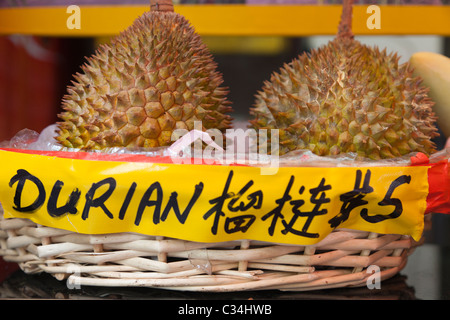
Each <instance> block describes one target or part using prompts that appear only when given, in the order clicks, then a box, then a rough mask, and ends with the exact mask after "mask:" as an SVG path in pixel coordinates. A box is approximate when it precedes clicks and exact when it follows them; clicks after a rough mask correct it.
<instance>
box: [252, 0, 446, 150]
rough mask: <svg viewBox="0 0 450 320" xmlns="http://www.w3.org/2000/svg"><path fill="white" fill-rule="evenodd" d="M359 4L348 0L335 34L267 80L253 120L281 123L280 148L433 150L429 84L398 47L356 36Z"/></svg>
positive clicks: (265, 125)
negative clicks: (415, 72)
mask: <svg viewBox="0 0 450 320" xmlns="http://www.w3.org/2000/svg"><path fill="white" fill-rule="evenodd" d="M352 5H353V4H352V1H351V0H344V4H343V12H342V17H341V22H340V24H339V28H338V33H337V36H336V38H335V39H334V40H332V41H330V42H329V43H328V44H327V45H325V46H322V47H320V48H318V49H317V50H312V51H311V52H310V53H303V54H301V55H299V56H298V58H296V59H294V60H293V61H291V62H290V63H288V64H285V65H284V66H283V67H282V68H281V69H280V71H279V72H275V73H273V74H272V75H271V78H270V81H266V82H265V83H264V85H263V88H262V90H261V91H259V92H258V93H257V94H256V101H255V105H254V106H253V108H252V109H251V111H250V113H251V115H252V119H251V120H250V127H252V128H254V129H278V130H279V131H278V133H279V141H280V142H279V154H280V155H283V154H286V153H288V152H289V151H292V150H298V149H304V150H311V151H312V152H313V153H315V154H317V155H320V156H333V155H338V154H343V153H353V154H356V155H357V157H358V158H363V159H385V158H394V157H399V156H402V155H406V154H408V153H411V152H415V151H420V152H423V153H425V154H430V153H432V152H434V151H435V145H434V143H433V141H432V138H433V137H435V136H437V135H438V133H437V129H436V127H435V120H436V119H435V115H434V113H433V111H432V104H433V103H432V101H431V100H430V98H429V97H428V96H427V89H426V88H425V87H423V86H422V85H421V80H420V79H419V78H418V77H414V76H413V74H412V72H413V70H412V68H411V66H410V65H408V64H407V63H406V64H399V63H398V60H399V57H398V56H397V55H396V54H395V53H387V52H386V49H385V50H382V51H380V50H379V49H378V48H376V47H368V46H366V45H364V44H362V43H360V42H359V41H357V40H355V39H354V36H353V34H352V31H351V18H352ZM267 132H268V133H270V130H267ZM267 145H269V146H270V145H271V143H270V138H269V141H268V142H267Z"/></svg>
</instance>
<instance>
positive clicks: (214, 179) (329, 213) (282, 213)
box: [0, 150, 428, 245]
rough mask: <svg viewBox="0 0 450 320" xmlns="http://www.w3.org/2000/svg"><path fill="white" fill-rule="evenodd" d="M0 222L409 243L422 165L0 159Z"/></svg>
mask: <svg viewBox="0 0 450 320" xmlns="http://www.w3.org/2000/svg"><path fill="white" fill-rule="evenodd" d="M0 161H1V164H2V165H1V167H0V202H1V204H2V205H3V208H4V211H5V213H4V216H5V218H11V217H18V218H27V219H31V220H32V221H34V222H36V223H38V224H42V225H45V226H49V227H54V228H61V229H66V230H70V231H74V232H78V233H86V234H103V233H117V232H137V233H141V234H147V235H154V236H165V237H171V238H179V239H184V240H190V241H199V242H220V241H229V240H240V239H251V240H261V241H270V242H279V243H289V244H301V245H309V244H314V243H317V242H319V241H320V240H321V239H323V238H324V237H325V236H327V235H328V234H329V233H330V232H331V231H333V230H334V229H336V228H349V229H356V230H362V231H373V232H378V233H383V234H389V233H395V234H405V235H410V236H412V237H413V238H414V239H416V240H418V239H419V238H420V236H421V234H422V230H423V217H424V212H425V209H426V198H427V194H428V182H427V170H428V167H426V166H417V167H360V168H357V167H339V168H336V167H330V168H311V167H280V168H279V170H278V172H277V174H274V175H261V174H260V168H256V167H246V166H222V165H186V164H182V165H179V164H173V163H150V162H123V161H97V160H82V159H70V158H61V157H55V156H47V155H38V154H25V153H20V152H11V151H4V150H1V151H0Z"/></svg>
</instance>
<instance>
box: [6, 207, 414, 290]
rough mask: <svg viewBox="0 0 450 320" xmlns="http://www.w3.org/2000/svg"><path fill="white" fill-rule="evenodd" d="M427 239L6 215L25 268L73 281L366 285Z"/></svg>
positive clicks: (206, 286) (240, 286)
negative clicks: (94, 224)
mask: <svg viewBox="0 0 450 320" xmlns="http://www.w3.org/2000/svg"><path fill="white" fill-rule="evenodd" d="M419 244H420V242H419V243H417V242H415V241H414V240H413V239H411V238H410V237H408V236H401V235H379V234H376V233H370V232H361V231H353V230H338V231H333V232H332V233H331V234H329V235H328V236H327V237H326V238H325V239H324V240H322V241H321V242H320V243H318V244H316V245H312V246H297V245H281V244H276V243H268V242H260V241H258V242H257V241H247V240H244V241H231V242H220V243H198V242H191V241H183V240H177V239H169V238H162V237H152V236H145V235H140V234H133V233H119V234H104V235H85V234H78V233H74V232H71V231H66V230H60V229H55V228H49V227H44V226H40V225H36V224H35V223H34V222H32V221H29V220H26V219H18V218H12V219H3V217H2V215H1V218H0V255H2V256H3V258H4V260H6V261H12V262H16V263H18V264H19V266H20V268H21V269H22V270H23V271H24V272H26V273H40V272H47V273H50V274H52V275H53V276H54V277H55V278H57V279H59V280H64V279H67V284H68V285H69V286H74V287H75V286H77V285H81V286H111V287H154V288H165V289H171V290H183V291H200V292H201V291H204V292H228V291H246V290H273V289H278V290H287V291H306V290H318V289H326V288H337V287H354V286H366V285H367V282H368V279H369V277H370V276H371V275H372V270H371V269H370V268H368V267H369V266H371V265H375V266H377V267H379V270H380V274H379V276H380V277H379V279H380V280H385V279H388V278H390V277H392V276H394V275H395V274H397V273H398V272H399V271H400V270H401V269H402V268H403V267H404V266H405V264H406V262H407V257H408V255H409V254H410V253H411V252H412V251H413V250H414V248H415V247H416V246H418V245H419Z"/></svg>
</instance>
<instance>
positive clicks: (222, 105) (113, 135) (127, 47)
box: [57, 12, 232, 150]
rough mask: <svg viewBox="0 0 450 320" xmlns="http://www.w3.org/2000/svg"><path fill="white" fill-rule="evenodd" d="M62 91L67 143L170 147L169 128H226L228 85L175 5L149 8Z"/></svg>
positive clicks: (61, 133) (61, 134) (62, 135)
mask: <svg viewBox="0 0 450 320" xmlns="http://www.w3.org/2000/svg"><path fill="white" fill-rule="evenodd" d="M81 68H82V71H83V72H82V73H77V74H76V75H75V76H74V78H75V81H72V86H69V87H68V93H67V95H65V96H64V98H63V103H62V107H63V109H64V110H65V111H64V112H62V113H61V114H60V115H59V117H60V119H61V120H62V121H61V122H58V127H59V129H58V137H57V141H59V143H60V144H61V145H62V146H65V147H68V148H80V149H85V150H92V149H103V148H106V147H130V148H135V147H145V148H153V147H161V146H168V145H170V144H171V143H173V141H171V136H172V132H173V131H174V130H175V129H187V130H192V129H193V128H194V122H195V121H201V122H202V125H203V129H204V130H206V129H209V128H215V129H218V130H220V131H222V132H224V131H225V130H226V129H228V128H230V127H231V121H232V119H231V117H230V116H229V115H228V113H230V112H231V111H232V109H231V107H230V102H229V101H227V98H226V96H227V94H228V89H227V88H225V87H222V86H221V85H222V83H223V80H222V75H221V74H220V73H218V72H217V70H216V69H217V64H216V63H215V62H214V61H213V58H212V55H211V54H210V52H209V50H208V48H207V47H206V46H205V44H204V43H202V41H201V39H200V37H199V35H198V34H196V33H195V30H194V29H193V28H192V27H191V26H190V24H189V22H188V21H187V20H186V19H185V18H184V17H183V16H181V15H179V14H177V13H173V12H147V13H144V14H143V15H142V16H141V17H139V18H138V19H137V20H136V21H135V22H134V23H133V25H132V26H130V27H129V28H128V29H127V30H125V31H124V32H122V33H121V34H120V35H119V36H117V37H116V38H115V39H113V40H112V42H111V43H110V44H109V45H102V46H101V47H99V48H98V50H97V51H96V53H95V54H94V55H93V56H92V57H90V58H87V63H86V64H84V65H83V66H82V67H81Z"/></svg>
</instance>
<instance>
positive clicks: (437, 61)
mask: <svg viewBox="0 0 450 320" xmlns="http://www.w3.org/2000/svg"><path fill="white" fill-rule="evenodd" d="M409 62H410V64H411V65H412V66H413V68H414V75H416V76H419V77H421V78H422V79H423V84H424V85H425V86H427V87H428V88H430V92H429V96H430V98H431V99H432V100H433V102H434V103H435V105H434V106H433V110H434V112H435V113H436V116H437V124H438V125H439V129H441V131H442V133H443V134H444V135H445V136H446V137H447V138H448V137H450V58H449V57H446V56H444V55H442V54H439V53H434V52H416V53H414V54H413V55H412V56H411V58H410V59H409Z"/></svg>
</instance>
